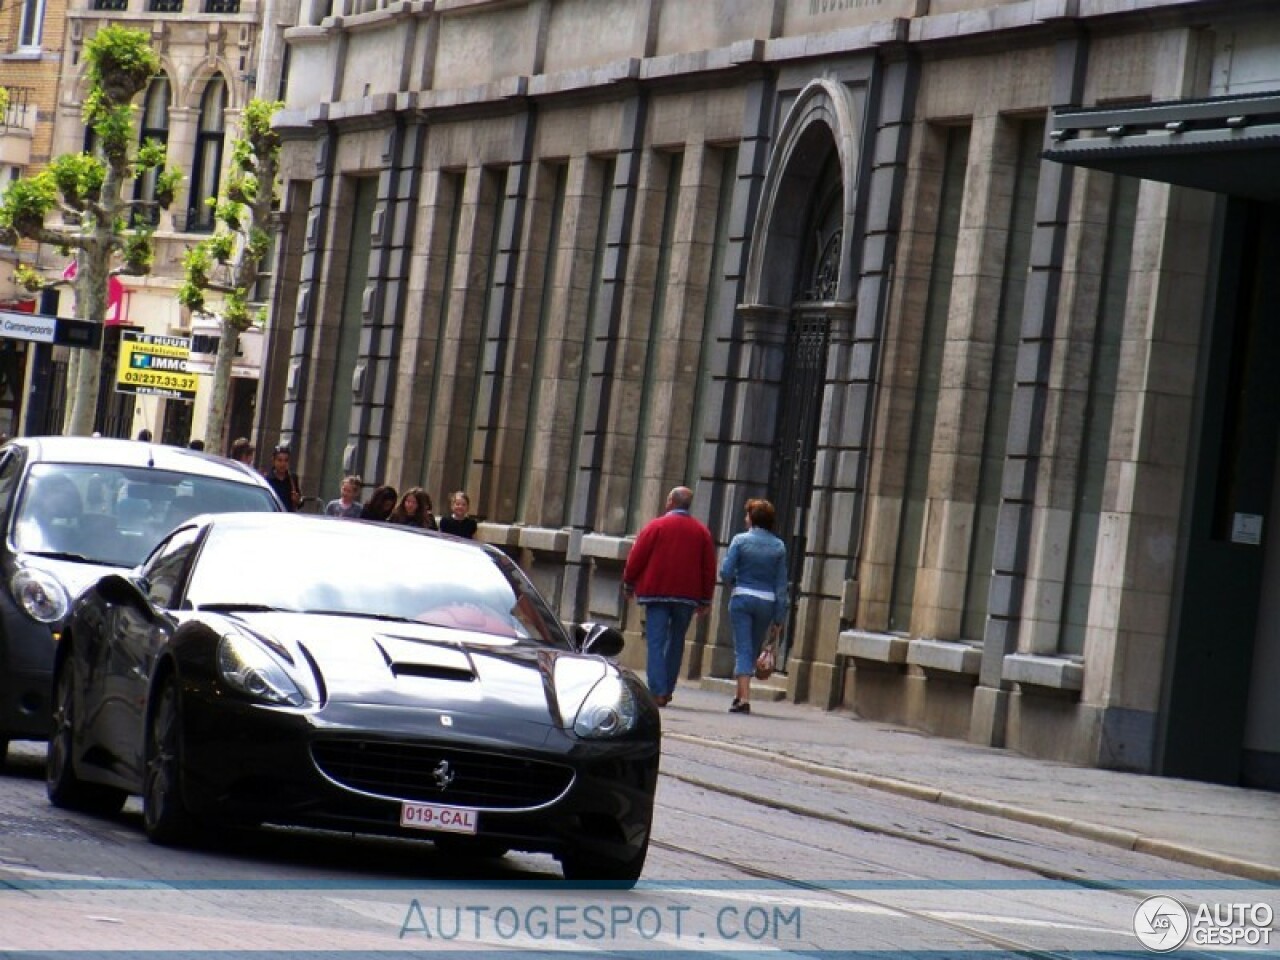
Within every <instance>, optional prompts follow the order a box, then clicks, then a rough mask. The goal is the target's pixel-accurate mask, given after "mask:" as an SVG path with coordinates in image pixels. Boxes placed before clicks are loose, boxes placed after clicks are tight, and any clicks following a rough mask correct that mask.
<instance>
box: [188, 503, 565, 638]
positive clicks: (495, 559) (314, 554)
mask: <svg viewBox="0 0 1280 960" xmlns="http://www.w3.org/2000/svg"><path fill="white" fill-rule="evenodd" d="M184 606H187V607H196V608H203V609H209V608H214V609H230V610H235V609H241V610H286V611H294V612H299V613H311V614H328V615H334V616H351V617H374V618H378V619H384V620H393V621H395V620H400V621H406V622H413V623H424V624H432V625H435V626H439V627H447V628H450V629H454V630H463V631H468V632H470V633H472V634H475V635H478V636H481V637H483V638H488V639H489V641H490V642H493V641H498V642H501V641H503V640H506V641H518V640H523V639H534V640H538V641H541V642H543V643H548V644H552V645H554V646H557V647H567V646H568V640H567V638H566V636H565V634H564V631H563V630H562V629H561V628H560V625H559V622H558V621H557V620H556V618H555V617H554V616H553V615H552V613H551V611H550V610H549V609H548V608H547V606H546V604H545V602H544V601H543V600H542V598H541V597H539V596H538V594H537V593H536V592H535V591H534V589H533V586H532V585H531V584H530V583H529V581H528V580H527V579H526V578H525V576H524V574H523V573H521V572H520V570H519V569H518V568H517V567H516V565H515V564H514V563H512V562H511V561H510V560H508V559H507V558H506V557H505V556H502V555H500V554H495V553H491V552H490V551H488V550H485V549H483V548H481V547H478V546H477V545H475V544H469V543H458V542H454V541H452V540H448V539H445V538H440V537H431V536H427V535H424V534H420V533H415V532H412V531H408V530H404V529H398V528H394V527H386V526H381V525H378V524H372V523H352V522H350V521H338V520H334V521H330V522H320V523H307V524H301V523H300V524H298V525H297V526H293V525H290V526H288V527H277V528H275V529H274V530H272V532H271V533H270V534H264V533H263V531H261V530H258V529H256V528H255V527H254V526H253V525H232V524H228V525H225V526H220V525H218V524H216V523H215V524H214V526H213V529H212V530H211V531H210V534H209V537H208V539H207V541H206V542H205V544H204V546H203V548H202V549H201V551H200V555H199V558H198V560H197V562H196V566H195V569H194V571H193V572H192V574H191V580H190V584H189V586H188V588H187V595H186V602H185V603H184Z"/></svg>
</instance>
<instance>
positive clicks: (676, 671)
mask: <svg viewBox="0 0 1280 960" xmlns="http://www.w3.org/2000/svg"><path fill="white" fill-rule="evenodd" d="M693 611H694V606H693V604H690V603H671V602H654V603H646V604H644V639H645V643H646V644H647V645H648V648H649V656H648V659H647V661H646V662H645V675H646V677H647V678H648V681H649V692H650V693H652V694H653V695H654V696H655V697H669V696H671V691H673V690H674V689H675V688H676V680H677V678H679V676H680V661H681V660H682V659H684V635H685V634H686V633H687V632H688V630H689V621H690V620H692V619H693Z"/></svg>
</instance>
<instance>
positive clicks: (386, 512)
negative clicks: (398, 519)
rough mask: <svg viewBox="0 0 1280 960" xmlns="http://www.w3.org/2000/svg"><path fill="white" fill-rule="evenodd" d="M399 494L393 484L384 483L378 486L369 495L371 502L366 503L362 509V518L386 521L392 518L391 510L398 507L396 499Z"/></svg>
mask: <svg viewBox="0 0 1280 960" xmlns="http://www.w3.org/2000/svg"><path fill="white" fill-rule="evenodd" d="M398 497H399V495H398V494H397V493H396V488H395V487H393V486H390V485H389V484H388V485H384V486H381V487H378V488H376V489H375V490H374V491H373V493H372V494H370V495H369V502H368V503H366V504H365V505H364V509H363V510H361V511H360V519H361V520H382V521H386V520H389V519H390V518H391V511H392V510H394V509H395V508H396V500H397V499H398Z"/></svg>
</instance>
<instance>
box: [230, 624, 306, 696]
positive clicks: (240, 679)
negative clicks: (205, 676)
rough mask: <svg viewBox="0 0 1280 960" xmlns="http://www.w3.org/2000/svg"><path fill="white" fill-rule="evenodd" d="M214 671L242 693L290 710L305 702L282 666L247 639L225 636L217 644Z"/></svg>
mask: <svg viewBox="0 0 1280 960" xmlns="http://www.w3.org/2000/svg"><path fill="white" fill-rule="evenodd" d="M218 671H219V672H220V673H221V674H222V679H223V680H225V681H226V682H227V683H228V684H229V685H230V686H231V687H233V688H234V689H236V690H239V691H240V692H241V693H243V694H247V695H248V696H250V697H253V698H254V699H255V700H262V701H264V702H266V703H276V704H281V705H284V706H290V707H300V706H302V705H303V704H304V703H306V702H307V698H306V697H305V696H303V694H302V691H301V690H299V689H298V685H297V684H296V683H294V682H293V678H292V677H290V676H289V672H288V671H287V670H285V668H284V665H283V664H281V663H280V661H279V660H277V659H276V658H275V657H273V656H272V655H271V654H270V653H268V652H267V651H266V650H265V649H264V648H263V647H262V646H261V645H260V644H258V643H255V642H254V641H253V640H250V639H249V638H248V637H244V636H240V635H238V634H234V633H232V634H227V635H226V636H224V637H223V638H222V639H221V640H220V641H219V642H218Z"/></svg>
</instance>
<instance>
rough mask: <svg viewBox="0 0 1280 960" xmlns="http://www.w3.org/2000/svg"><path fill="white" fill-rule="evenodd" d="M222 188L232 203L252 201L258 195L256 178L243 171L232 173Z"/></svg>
mask: <svg viewBox="0 0 1280 960" xmlns="http://www.w3.org/2000/svg"><path fill="white" fill-rule="evenodd" d="M222 189H223V193H224V194H225V195H226V198H227V199H228V200H229V201H231V202H232V203H253V201H254V200H255V199H256V198H257V196H258V180H257V178H256V177H253V176H250V175H246V174H243V173H232V174H230V175H229V176H228V177H227V182H226V185H225V186H224V187H223V188H222Z"/></svg>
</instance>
